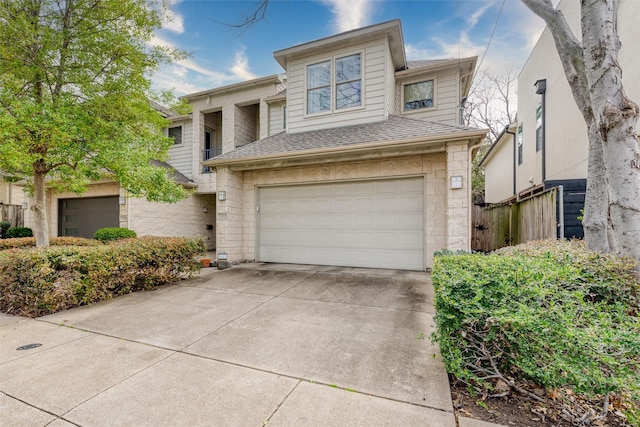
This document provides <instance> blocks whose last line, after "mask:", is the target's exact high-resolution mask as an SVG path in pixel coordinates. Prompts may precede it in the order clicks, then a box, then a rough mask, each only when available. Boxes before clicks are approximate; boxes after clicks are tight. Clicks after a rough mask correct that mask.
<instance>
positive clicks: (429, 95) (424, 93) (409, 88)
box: [404, 80, 434, 111]
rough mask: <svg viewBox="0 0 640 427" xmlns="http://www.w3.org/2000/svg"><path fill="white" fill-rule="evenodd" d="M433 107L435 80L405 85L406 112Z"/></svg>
mask: <svg viewBox="0 0 640 427" xmlns="http://www.w3.org/2000/svg"><path fill="white" fill-rule="evenodd" d="M433 106H434V103H433V80H426V81H424V82H418V83H411V84H407V85H404V111H411V110H418V109H420V108H431V107H433Z"/></svg>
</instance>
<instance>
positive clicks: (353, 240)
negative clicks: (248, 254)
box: [257, 177, 425, 270]
mask: <svg viewBox="0 0 640 427" xmlns="http://www.w3.org/2000/svg"><path fill="white" fill-rule="evenodd" d="M257 222H258V224H257V225H258V236H257V237H258V248H257V249H258V253H257V258H258V260H259V261H263V262H282V263H299V264H319V265H336V266H352V267H371V268H395V269H406V270H424V268H425V254H424V239H425V234H424V224H425V221H424V177H413V178H398V179H379V180H367V181H348V182H332V183H323V184H309V185H291V186H276V187H263V188H259V189H258V220H257Z"/></svg>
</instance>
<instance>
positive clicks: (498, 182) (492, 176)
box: [484, 133, 514, 203]
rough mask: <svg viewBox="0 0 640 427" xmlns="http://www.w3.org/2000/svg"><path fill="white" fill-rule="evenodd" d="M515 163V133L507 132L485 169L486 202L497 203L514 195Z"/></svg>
mask: <svg viewBox="0 0 640 427" xmlns="http://www.w3.org/2000/svg"><path fill="white" fill-rule="evenodd" d="M513 164H514V159H513V135H511V134H509V133H506V134H504V135H503V136H502V139H501V140H500V142H499V143H498V145H497V146H496V147H495V148H494V149H493V152H492V153H491V158H490V159H489V161H488V162H487V164H486V167H485V169H484V180H485V184H484V186H485V194H484V200H485V202H487V203H497V202H501V201H503V200H505V199H508V198H509V197H511V196H513Z"/></svg>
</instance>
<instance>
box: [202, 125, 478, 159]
mask: <svg viewBox="0 0 640 427" xmlns="http://www.w3.org/2000/svg"><path fill="white" fill-rule="evenodd" d="M486 134H487V130H486V129H478V130H473V131H464V132H455V133H448V134H438V135H433V136H427V137H417V138H408V139H400V140H393V141H383V142H363V143H359V144H355V145H347V146H343V147H326V148H314V149H311V150H300V151H291V152H285V153H276V154H265V155H261V156H253V157H238V158H233V159H220V160H216V159H215V157H214V158H213V159H211V160H208V161H206V162H202V164H203V165H204V166H214V167H215V166H226V165H239V164H246V163H255V162H262V161H269V160H291V159H300V158H310V157H315V156H317V155H321V154H342V153H344V154H348V153H354V152H360V151H367V150H371V149H380V148H387V147H388V148H398V147H399V146H402V147H407V146H412V145H416V144H421V143H431V144H429V145H439V144H446V143H447V142H453V141H460V140H465V139H468V140H474V139H478V140H481V139H482V138H484V137H485V135H486Z"/></svg>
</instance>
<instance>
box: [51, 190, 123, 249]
mask: <svg viewBox="0 0 640 427" xmlns="http://www.w3.org/2000/svg"><path fill="white" fill-rule="evenodd" d="M119 216H120V205H119V204H118V196H111V197H86V198H76V199H60V200H59V202H58V235H59V236H79V237H86V238H89V239H92V238H93V233H95V232H96V230H98V229H100V228H105V227H118V226H119V225H120V220H119Z"/></svg>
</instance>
